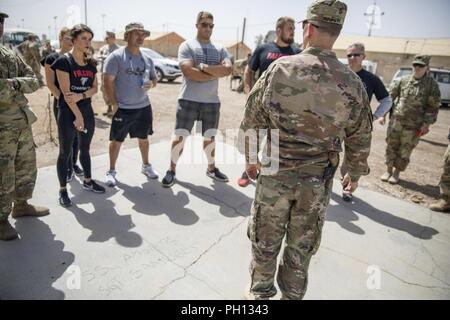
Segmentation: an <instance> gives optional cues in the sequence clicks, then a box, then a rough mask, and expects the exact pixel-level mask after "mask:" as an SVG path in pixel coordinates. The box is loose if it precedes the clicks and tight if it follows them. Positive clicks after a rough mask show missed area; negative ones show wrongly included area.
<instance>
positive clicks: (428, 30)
mask: <svg viewBox="0 0 450 320" xmlns="http://www.w3.org/2000/svg"><path fill="white" fill-rule="evenodd" d="M344 2H345V3H347V5H348V13H347V18H346V21H345V25H344V30H343V32H344V33H346V34H361V35H367V33H368V28H367V19H368V18H367V17H366V16H364V13H365V12H366V11H367V10H368V7H369V6H370V5H372V4H373V0H347V1H344ZM309 3H311V1H309V0H279V1H270V2H269V1H262V0H246V1H244V0H222V1H217V0H210V1H190V0H165V1H163V0H121V1H118V0H87V7H88V25H89V26H90V27H91V28H92V29H93V30H94V32H95V39H96V40H101V39H102V38H103V31H104V27H103V22H104V25H105V29H106V30H113V31H116V32H119V31H123V30H124V28H125V25H126V24H127V23H129V22H133V21H140V22H142V23H143V24H144V25H145V27H146V28H147V29H149V30H150V31H167V30H168V31H175V32H177V33H179V34H180V35H181V36H183V37H184V38H192V37H194V36H195V34H196V30H195V26H194V24H195V17H196V14H197V13H198V12H199V11H201V10H206V11H210V12H211V13H213V14H214V17H215V21H214V23H215V26H216V27H215V30H214V34H213V39H216V40H237V38H238V32H239V39H240V38H241V36H242V35H241V33H242V24H243V19H244V17H246V18H247V31H246V36H245V42H246V44H247V45H249V46H250V47H251V48H253V47H254V45H255V37H256V36H257V35H259V34H263V35H265V34H266V33H267V31H269V30H273V29H274V24H275V22H276V20H277V18H278V17H280V16H284V15H288V16H292V17H293V18H294V19H296V20H301V19H302V18H304V17H305V14H306V8H307V6H308V4H309ZM377 4H378V6H379V7H380V8H381V11H382V12H384V15H383V16H381V28H380V29H376V30H374V31H373V33H372V35H374V36H389V37H416V38H450V18H449V13H450V1H449V0H427V1H423V0H378V1H377ZM0 11H4V12H6V13H8V14H9V16H10V18H9V19H7V20H6V25H5V27H6V28H8V27H10V28H15V27H18V26H20V27H22V25H23V26H24V27H25V28H26V29H30V30H33V31H34V32H36V33H37V34H39V35H42V34H44V33H45V34H48V33H49V30H50V36H51V38H52V39H54V38H55V19H54V16H57V19H56V24H57V29H58V31H59V29H60V28H61V27H63V26H65V25H67V24H68V25H73V24H74V23H76V22H83V23H84V19H85V17H84V0H0ZM102 15H105V17H104V18H103V17H102ZM22 19H23V20H22ZM49 27H50V28H49ZM238 29H239V31H238ZM296 40H297V41H298V42H299V43H301V42H302V41H301V30H300V26H299V25H298V26H297V34H296Z"/></svg>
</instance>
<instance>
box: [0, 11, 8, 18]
mask: <svg viewBox="0 0 450 320" xmlns="http://www.w3.org/2000/svg"><path fill="white" fill-rule="evenodd" d="M0 17H2V18H9V16H8V15H7V14H6V13H4V12H1V11H0Z"/></svg>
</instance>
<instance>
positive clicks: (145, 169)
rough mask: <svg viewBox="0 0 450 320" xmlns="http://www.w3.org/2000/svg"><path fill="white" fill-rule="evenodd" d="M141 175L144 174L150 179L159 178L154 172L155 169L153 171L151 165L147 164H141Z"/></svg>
mask: <svg viewBox="0 0 450 320" xmlns="http://www.w3.org/2000/svg"><path fill="white" fill-rule="evenodd" d="M142 173H143V174H145V175H146V176H147V177H149V178H150V179H158V178H159V174H158V172H156V171H155V169H153V167H152V165H151V164H147V165H145V164H143V165H142Z"/></svg>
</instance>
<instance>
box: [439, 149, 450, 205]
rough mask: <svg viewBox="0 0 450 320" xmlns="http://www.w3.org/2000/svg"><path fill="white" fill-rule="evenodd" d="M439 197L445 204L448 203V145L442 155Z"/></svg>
mask: <svg viewBox="0 0 450 320" xmlns="http://www.w3.org/2000/svg"><path fill="white" fill-rule="evenodd" d="M440 187H441V197H442V199H444V200H445V202H446V203H447V204H450V145H449V146H448V147H447V151H445V155H444V173H443V174H442V176H441V181H440Z"/></svg>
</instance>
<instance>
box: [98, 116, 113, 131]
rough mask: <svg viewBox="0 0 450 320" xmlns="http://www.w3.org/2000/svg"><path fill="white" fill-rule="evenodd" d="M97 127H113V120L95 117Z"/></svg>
mask: <svg viewBox="0 0 450 320" xmlns="http://www.w3.org/2000/svg"><path fill="white" fill-rule="evenodd" d="M95 127H96V128H99V129H108V128H109V127H111V122H108V121H105V120H103V119H101V118H98V117H95Z"/></svg>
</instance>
